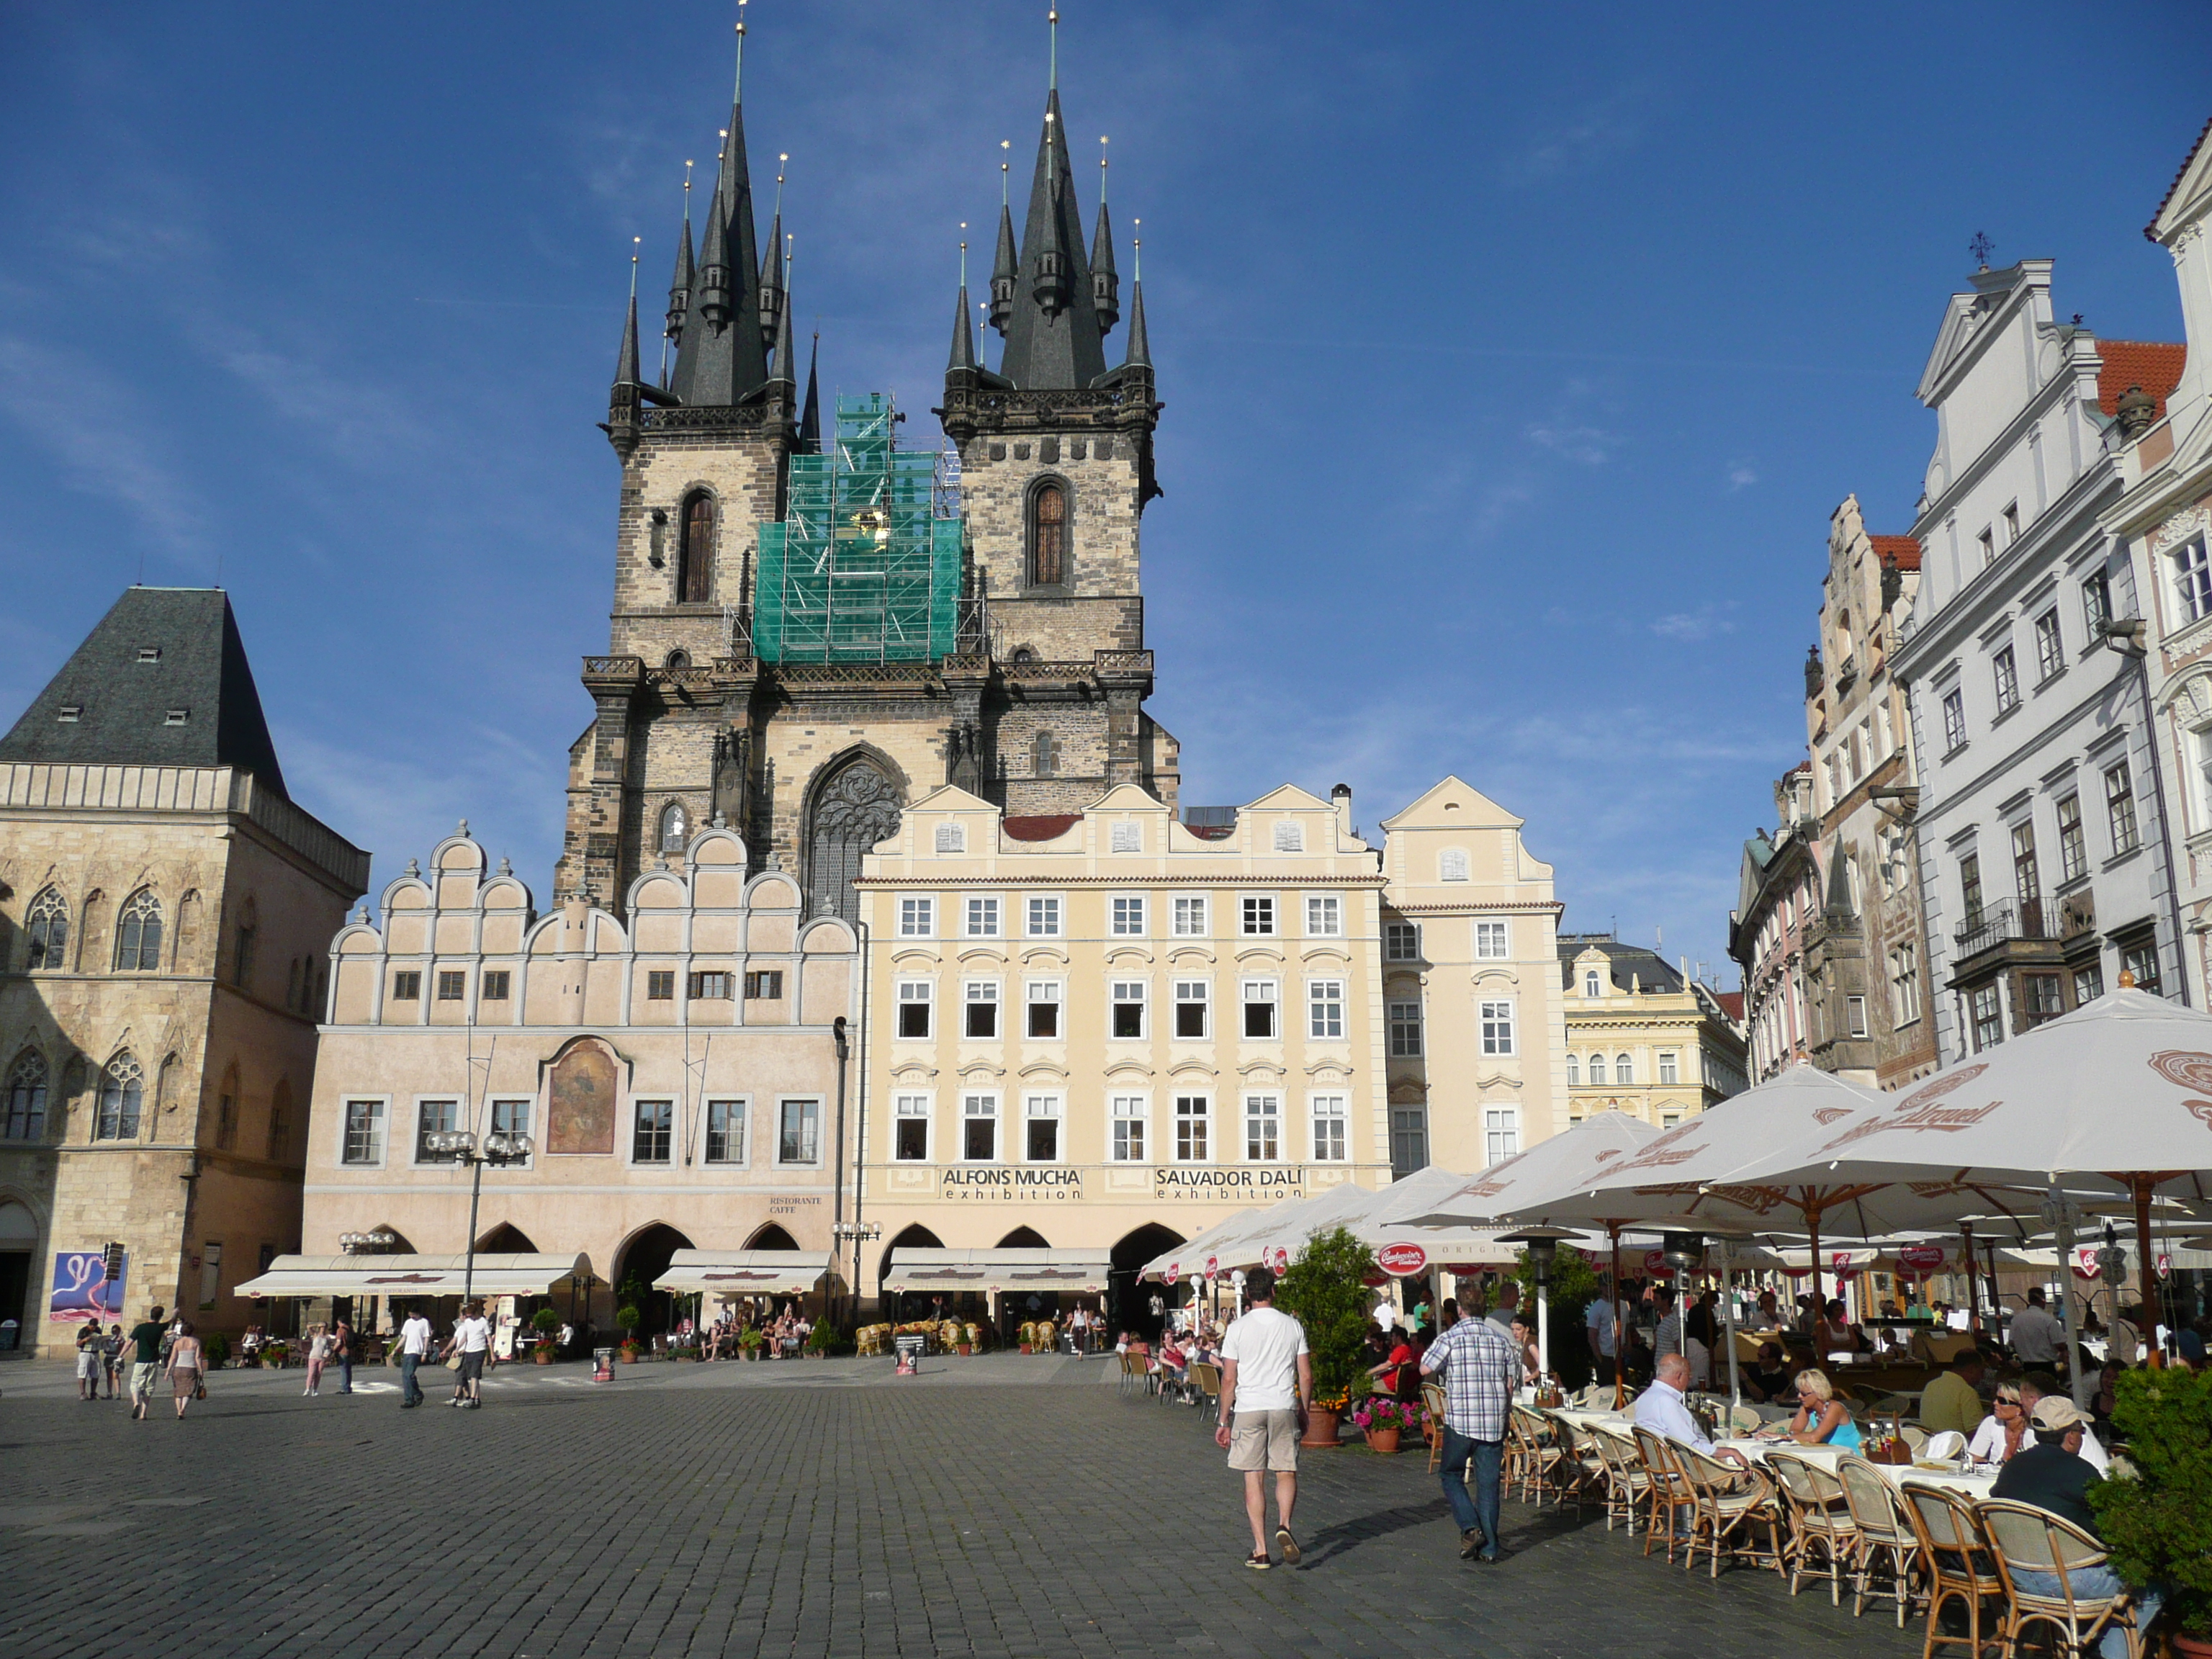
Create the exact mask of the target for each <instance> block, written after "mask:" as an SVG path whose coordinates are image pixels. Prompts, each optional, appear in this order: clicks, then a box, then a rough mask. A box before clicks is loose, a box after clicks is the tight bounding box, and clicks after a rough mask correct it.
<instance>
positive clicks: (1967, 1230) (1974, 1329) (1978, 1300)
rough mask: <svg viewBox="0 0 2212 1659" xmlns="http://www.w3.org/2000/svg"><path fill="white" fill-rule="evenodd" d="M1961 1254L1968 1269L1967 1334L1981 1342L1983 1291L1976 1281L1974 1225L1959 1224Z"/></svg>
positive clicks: (1964, 1222) (1969, 1223)
mask: <svg viewBox="0 0 2212 1659" xmlns="http://www.w3.org/2000/svg"><path fill="white" fill-rule="evenodd" d="M1959 1254H1960V1257H1961V1258H1962V1259H1963V1261H1964V1264H1965V1267H1966V1334H1967V1335H1969V1336H1971V1337H1972V1338H1974V1339H1975V1340H1977V1341H1978V1340H1980V1339H1981V1334H1982V1290H1981V1286H1980V1285H1978V1284H1977V1283H1975V1281H1974V1224H1973V1223H1972V1222H1971V1221H1962V1222H1960V1224H1959Z"/></svg>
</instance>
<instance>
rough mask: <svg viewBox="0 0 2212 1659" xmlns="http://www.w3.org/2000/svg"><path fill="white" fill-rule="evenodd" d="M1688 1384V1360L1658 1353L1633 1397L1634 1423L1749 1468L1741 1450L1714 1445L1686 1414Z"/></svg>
mask: <svg viewBox="0 0 2212 1659" xmlns="http://www.w3.org/2000/svg"><path fill="white" fill-rule="evenodd" d="M1689 1386H1690V1362H1689V1361H1688V1360H1686V1359H1685V1358H1683V1357H1682V1356H1681V1355H1680V1354H1679V1353H1662V1354H1661V1355H1660V1356H1659V1365H1658V1374H1657V1376H1656V1377H1655V1378H1654V1379H1653V1381H1652V1383H1651V1386H1650V1388H1648V1389H1644V1392H1643V1393H1642V1394H1640V1395H1637V1396H1636V1407H1635V1412H1634V1416H1635V1419H1636V1421H1637V1423H1638V1425H1640V1426H1642V1427H1644V1428H1647V1429H1649V1430H1650V1431H1651V1432H1652V1433H1654V1434H1656V1435H1659V1436H1661V1437H1663V1438H1666V1439H1668V1440H1679V1441H1680V1442H1681V1443H1683V1444H1684V1445H1686V1446H1693V1447H1695V1448H1696V1449H1698V1450H1699V1451H1701V1452H1703V1453H1705V1455H1706V1456H1708V1457H1717V1458H1719V1459H1720V1460H1721V1461H1722V1462H1724V1463H1734V1464H1735V1465H1736V1467H1737V1468H1750V1467H1751V1466H1750V1465H1749V1464H1748V1463H1747V1462H1744V1458H1743V1454H1742V1453H1741V1452H1740V1451H1737V1450H1736V1449H1735V1448H1734V1447H1731V1446H1715V1445H1714V1444H1713V1442H1712V1437H1711V1436H1710V1435H1708V1434H1707V1433H1706V1432H1705V1431H1704V1430H1703V1429H1701V1428H1699V1426H1698V1419H1696V1418H1694V1417H1692V1415H1691V1414H1690V1407H1689V1404H1688V1402H1687V1401H1686V1400H1684V1398H1683V1395H1685V1394H1686V1392H1687V1391H1688V1389H1689Z"/></svg>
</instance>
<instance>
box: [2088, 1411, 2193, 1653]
mask: <svg viewBox="0 0 2212 1659" xmlns="http://www.w3.org/2000/svg"><path fill="white" fill-rule="evenodd" d="M2112 1425H2113V1426H2114V1427H2115V1428H2116V1429H2118V1431H2119V1433H2120V1437H2121V1438H2122V1439H2123V1440H2124V1441H2126V1443H2127V1462H2126V1467H2129V1468H2132V1470H2133V1474H2115V1476H2114V1477H2113V1478H2112V1479H2111V1480H2100V1481H2098V1482H2096V1483H2095V1484H2093V1486H2091V1487H2090V1488H2089V1507H2090V1508H2091V1509H2093V1510H2096V1512H2097V1522H2098V1525H2099V1528H2100V1530H2101V1531H2102V1532H2103V1533H2104V1535H2105V1543H2106V1547H2108V1548H2110V1549H2111V1551H2112V1565H2114V1566H2115V1567H2117V1568H2118V1570H2119V1574H2120V1577H2122V1578H2123V1579H2124V1580H2126V1582H2127V1583H2130V1584H2138V1585H2140V1584H2163V1585H2165V1586H2166V1592H2167V1600H2166V1607H2168V1608H2169V1609H2170V1610H2171V1611H2172V1614H2173V1618H2174V1621H2175V1623H2176V1624H2177V1625H2178V1626H2179V1628H2180V1630H2181V1632H2182V1634H2183V1635H2185V1636H2193V1637H2197V1638H2208V1637H2212V1373H2207V1372H2198V1371H2191V1370H2181V1369H2179V1368H2176V1369H2173V1370H2155V1371H2153V1370H2141V1371H2129V1372H2127V1373H2125V1374H2124V1375H2123V1376H2121V1378H2120V1386H2119V1391H2118V1396H2117V1397H2116V1399H2115V1401H2114V1402H2113V1406H2112ZM2120 1467H2122V1466H2119V1465H2115V1468H2120Z"/></svg>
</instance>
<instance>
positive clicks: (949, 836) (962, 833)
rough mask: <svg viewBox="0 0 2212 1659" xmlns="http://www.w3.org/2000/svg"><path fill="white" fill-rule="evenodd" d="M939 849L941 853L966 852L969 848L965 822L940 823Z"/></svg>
mask: <svg viewBox="0 0 2212 1659" xmlns="http://www.w3.org/2000/svg"><path fill="white" fill-rule="evenodd" d="M936 844H937V850H938V851H939V852H940V853H964V852H966V851H967V850H968V830H967V827H966V826H965V825H963V824H957V823H940V824H939V825H938V826H937V843H936Z"/></svg>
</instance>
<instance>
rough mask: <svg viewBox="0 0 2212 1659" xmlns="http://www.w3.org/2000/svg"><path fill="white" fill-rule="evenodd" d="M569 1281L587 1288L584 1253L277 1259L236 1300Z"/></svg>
mask: <svg viewBox="0 0 2212 1659" xmlns="http://www.w3.org/2000/svg"><path fill="white" fill-rule="evenodd" d="M571 1280H574V1281H575V1282H577V1283H579V1284H583V1285H589V1284H591V1283H592V1258H591V1257H589V1256H588V1255H479V1256H477V1260H476V1271H475V1273H474V1275H473V1277H472V1278H471V1276H470V1275H469V1273H468V1258H467V1257H466V1256H465V1255H280V1256H278V1257H277V1258H276V1260H275V1261H271V1262H270V1264H269V1267H268V1269H267V1270H266V1271H265V1272H264V1273H262V1274H261V1275H260V1277H258V1278H257V1279H247V1280H246V1283H245V1284H243V1285H240V1286H239V1287H238V1291H237V1294H238V1295H240V1296H254V1297H277V1296H459V1295H460V1294H461V1286H462V1285H463V1284H464V1283H467V1284H468V1285H469V1286H470V1289H471V1293H472V1294H474V1295H477V1296H545V1295H548V1294H550V1292H551V1291H554V1290H555V1289H556V1287H561V1286H565V1285H568V1283H569V1282H570V1281H571Z"/></svg>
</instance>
